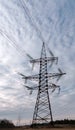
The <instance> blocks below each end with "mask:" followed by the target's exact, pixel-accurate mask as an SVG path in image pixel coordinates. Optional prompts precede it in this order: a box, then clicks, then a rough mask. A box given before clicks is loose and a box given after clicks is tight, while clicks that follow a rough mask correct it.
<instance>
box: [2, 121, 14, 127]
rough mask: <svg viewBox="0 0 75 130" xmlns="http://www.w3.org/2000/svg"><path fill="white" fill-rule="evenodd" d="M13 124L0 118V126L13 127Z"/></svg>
mask: <svg viewBox="0 0 75 130" xmlns="http://www.w3.org/2000/svg"><path fill="white" fill-rule="evenodd" d="M13 127H15V126H14V124H13V123H12V122H11V121H9V120H6V119H4V120H0V128H13Z"/></svg>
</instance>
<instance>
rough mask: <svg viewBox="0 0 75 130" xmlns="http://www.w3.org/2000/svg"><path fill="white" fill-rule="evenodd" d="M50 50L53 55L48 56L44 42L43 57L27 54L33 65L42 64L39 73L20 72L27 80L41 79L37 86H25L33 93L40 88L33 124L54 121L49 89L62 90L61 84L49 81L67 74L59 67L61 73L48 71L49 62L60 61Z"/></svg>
mask: <svg viewBox="0 0 75 130" xmlns="http://www.w3.org/2000/svg"><path fill="white" fill-rule="evenodd" d="M48 51H49V53H50V54H51V57H47V56H46V48H45V43H44V42H43V45H42V50H41V57H40V58H39V59H33V58H32V57H31V56H30V55H29V54H27V56H28V57H29V58H30V63H32V64H33V66H34V64H35V63H39V64H40V70H39V74H36V75H31V76H25V75H24V74H22V73H19V74H20V75H21V76H22V78H23V79H25V81H27V80H38V81H39V85H37V86H35V87H30V86H28V85H25V87H26V88H27V89H28V90H30V91H31V93H32V91H33V90H36V89H37V90H38V95H37V100H36V104H35V109H34V114H33V121H32V124H39V123H41V124H42V123H50V122H51V123H52V122H53V117H52V110H51V103H50V99H49V92H48V90H49V89H52V92H54V91H55V89H56V88H59V90H60V86H58V85H55V84H54V83H49V79H50V78H57V80H59V79H60V77H61V76H62V75H64V74H66V73H63V72H62V71H61V69H58V71H59V73H48V69H47V68H48V63H49V62H50V63H51V65H52V64H53V63H54V61H58V57H54V55H53V53H52V52H51V51H50V50H49V48H48ZM56 63H57V62H56ZM50 67H51V66H50ZM31 93H30V94H31Z"/></svg>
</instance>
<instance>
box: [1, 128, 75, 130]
mask: <svg viewBox="0 0 75 130" xmlns="http://www.w3.org/2000/svg"><path fill="white" fill-rule="evenodd" d="M0 130H75V128H2V129H1V128H0Z"/></svg>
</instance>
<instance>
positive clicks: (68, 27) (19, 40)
mask: <svg viewBox="0 0 75 130" xmlns="http://www.w3.org/2000/svg"><path fill="white" fill-rule="evenodd" d="M24 2H25V3H24ZM42 40H43V41H45V42H46V43H47V44H48V46H49V48H50V49H51V50H52V52H53V53H54V55H55V56H58V57H59V62H58V66H55V65H53V67H54V68H56V70H55V71H56V72H57V68H58V67H59V68H61V69H62V70H63V71H64V72H66V73H67V74H66V76H63V78H61V80H60V81H59V82H58V84H59V85H60V86H61V92H60V94H59V95H58V94H57V91H56V92H55V93H53V94H51V93H50V98H51V104H52V111H53V117H54V119H64V118H69V119H75V101H74V100H75V79H74V78H75V66H74V65H75V57H74V56H75V0H35V1H34V0H0V118H7V119H10V120H12V121H17V120H18V118H19V116H20V118H21V122H23V121H27V122H28V121H30V120H31V119H32V116H33V111H34V105H35V101H36V100H35V99H36V94H37V92H34V93H33V94H32V95H31V96H30V95H29V92H28V91H27V90H26V89H25V88H24V87H23V85H24V81H23V80H22V79H21V77H20V76H19V75H18V74H17V72H22V73H24V74H27V75H28V74H31V73H33V72H32V70H31V65H30V64H29V62H28V58H27V57H26V52H27V53H29V54H30V55H31V56H32V57H34V58H38V57H40V51H41V46H42ZM36 68H37V67H36V66H35V68H34V73H38V72H39V70H38V71H37V69H36Z"/></svg>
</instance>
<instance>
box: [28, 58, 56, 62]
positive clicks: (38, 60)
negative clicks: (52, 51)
mask: <svg viewBox="0 0 75 130" xmlns="http://www.w3.org/2000/svg"><path fill="white" fill-rule="evenodd" d="M41 60H44V61H45V62H50V61H52V62H53V61H55V60H56V61H57V60H58V57H45V58H39V59H31V60H30V63H33V64H35V63H40V61H41Z"/></svg>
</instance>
